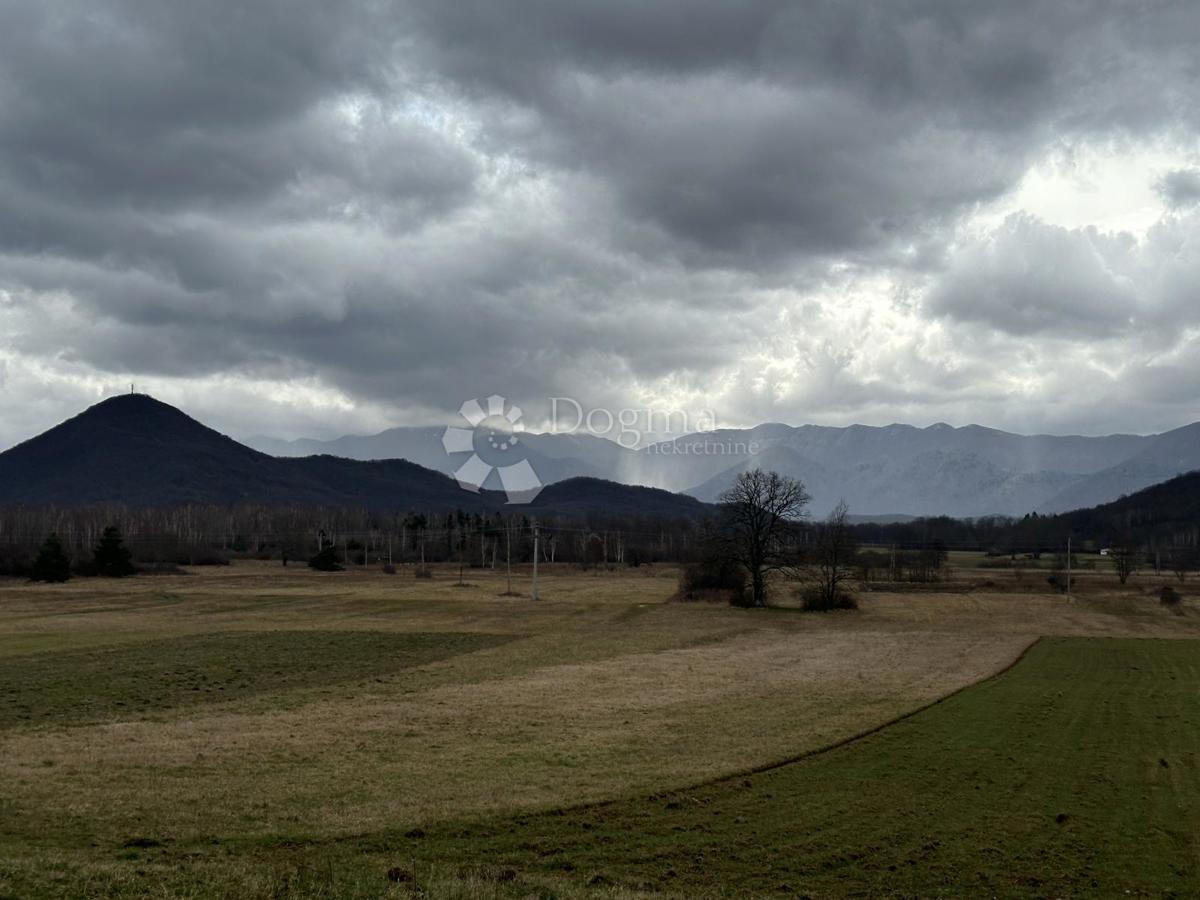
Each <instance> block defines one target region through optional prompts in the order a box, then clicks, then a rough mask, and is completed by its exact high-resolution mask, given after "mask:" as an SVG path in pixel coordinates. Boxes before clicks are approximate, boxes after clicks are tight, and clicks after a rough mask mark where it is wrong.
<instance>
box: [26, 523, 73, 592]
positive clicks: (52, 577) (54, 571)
mask: <svg viewBox="0 0 1200 900" xmlns="http://www.w3.org/2000/svg"><path fill="white" fill-rule="evenodd" d="M29 577H30V578H31V579H33V580H34V581H51V582H59V581H66V580H68V579H69V578H70V577H71V560H69V559H67V554H66V553H65V552H64V551H63V545H62V541H60V540H59V539H58V535H57V534H51V535H50V536H49V537H48V538H46V541H45V543H43V544H42V546H41V548H40V549H39V550H38V554H37V559H35V560H34V561H33V566H32V568H31V569H30V571H29Z"/></svg>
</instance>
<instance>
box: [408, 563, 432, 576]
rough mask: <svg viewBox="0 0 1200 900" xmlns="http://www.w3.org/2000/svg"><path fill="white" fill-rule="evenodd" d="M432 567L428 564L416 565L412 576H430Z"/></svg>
mask: <svg viewBox="0 0 1200 900" xmlns="http://www.w3.org/2000/svg"><path fill="white" fill-rule="evenodd" d="M432 577H433V569H431V568H429V566H417V567H416V568H415V569H413V578H432Z"/></svg>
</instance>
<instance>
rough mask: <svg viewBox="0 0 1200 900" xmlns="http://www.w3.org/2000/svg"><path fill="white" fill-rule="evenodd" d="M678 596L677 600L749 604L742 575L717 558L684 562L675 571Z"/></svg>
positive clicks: (736, 566) (732, 565)
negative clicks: (677, 581) (677, 576)
mask: <svg viewBox="0 0 1200 900" xmlns="http://www.w3.org/2000/svg"><path fill="white" fill-rule="evenodd" d="M678 596H679V598H680V599H681V600H722V601H728V602H729V603H732V604H733V605H734V606H744V605H746V604H747V603H748V602H749V594H748V592H747V585H746V573H745V572H743V571H742V568H741V567H740V566H739V565H737V564H736V563H735V562H733V561H732V560H730V559H727V558H724V557H721V556H710V557H706V558H705V559H702V560H700V561H698V562H693V563H688V564H687V565H686V566H684V567H683V568H682V569H681V570H680V572H679V594H678Z"/></svg>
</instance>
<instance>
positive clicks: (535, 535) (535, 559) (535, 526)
mask: <svg viewBox="0 0 1200 900" xmlns="http://www.w3.org/2000/svg"><path fill="white" fill-rule="evenodd" d="M537 570H538V524H537V519H534V520H533V599H534V600H536V599H537V598H538V585H537Z"/></svg>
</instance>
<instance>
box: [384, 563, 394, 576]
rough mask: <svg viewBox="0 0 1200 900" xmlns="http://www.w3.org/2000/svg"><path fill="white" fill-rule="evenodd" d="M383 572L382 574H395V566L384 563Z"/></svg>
mask: <svg viewBox="0 0 1200 900" xmlns="http://www.w3.org/2000/svg"><path fill="white" fill-rule="evenodd" d="M383 574H384V575H395V574H396V567H395V566H393V565H392V564H391V563H384V566H383Z"/></svg>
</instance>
